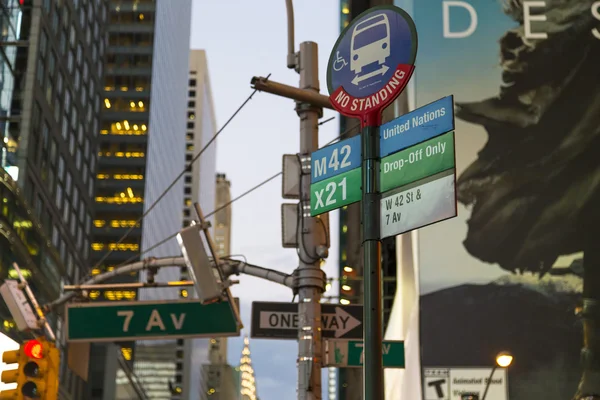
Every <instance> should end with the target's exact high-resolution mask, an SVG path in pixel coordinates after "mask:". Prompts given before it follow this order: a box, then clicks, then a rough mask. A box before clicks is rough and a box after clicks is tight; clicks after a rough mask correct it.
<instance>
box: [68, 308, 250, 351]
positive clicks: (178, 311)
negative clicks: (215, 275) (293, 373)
mask: <svg viewBox="0 0 600 400" xmlns="http://www.w3.org/2000/svg"><path fill="white" fill-rule="evenodd" d="M65 323H66V325H67V332H66V334H67V341H69V342H114V341H121V340H145V339H146V340H150V339H153V340H154V339H177V338H193V337H215V336H239V326H238V324H237V320H236V318H235V315H234V313H233V310H232V307H231V305H230V304H229V302H220V303H212V304H206V305H203V304H202V303H201V302H200V301H197V300H188V301H180V300H176V301H137V302H128V301H121V302H98V303H96V302H94V303H79V304H77V303H75V304H68V305H67V312H66V321H65Z"/></svg>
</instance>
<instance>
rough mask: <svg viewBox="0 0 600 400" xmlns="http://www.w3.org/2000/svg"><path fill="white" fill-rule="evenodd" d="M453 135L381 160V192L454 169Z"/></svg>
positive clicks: (447, 135)
mask: <svg viewBox="0 0 600 400" xmlns="http://www.w3.org/2000/svg"><path fill="white" fill-rule="evenodd" d="M454 165H455V162H454V132H448V133H446V134H444V135H442V136H438V137H436V138H433V139H430V140H428V141H426V142H423V143H421V144H418V145H416V146H412V147H409V148H408V149H405V150H402V151H399V152H397V153H394V154H392V155H390V156H387V157H385V158H382V159H381V166H380V168H381V170H380V176H381V192H387V191H388V190H391V189H394V188H397V187H400V186H404V185H406V184H408V183H411V182H415V181H418V180H419V179H423V178H427V177H428V176H431V175H435V174H437V173H439V172H442V171H445V170H447V169H450V168H454Z"/></svg>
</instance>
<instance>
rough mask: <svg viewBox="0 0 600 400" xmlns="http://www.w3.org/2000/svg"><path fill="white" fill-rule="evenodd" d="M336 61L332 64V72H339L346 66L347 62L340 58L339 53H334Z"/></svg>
mask: <svg viewBox="0 0 600 400" xmlns="http://www.w3.org/2000/svg"><path fill="white" fill-rule="evenodd" d="M335 56H336V59H335V61H334V62H333V70H334V71H341V70H342V68H344V67H345V66H346V65H348V62H347V61H346V60H344V58H343V57H340V52H339V51H338V52H336V55H335Z"/></svg>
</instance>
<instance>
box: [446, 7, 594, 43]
mask: <svg viewBox="0 0 600 400" xmlns="http://www.w3.org/2000/svg"><path fill="white" fill-rule="evenodd" d="M545 7H546V2H545V1H540V0H523V28H524V30H525V37H526V38H527V39H547V38H548V33H547V32H543V31H542V30H540V29H535V26H536V24H535V23H539V22H544V21H546V19H547V18H546V15H545V14H544V8H545ZM461 9H462V10H461ZM465 11H466V12H467V13H468V17H469V18H468V20H469V26H468V27H467V28H466V29H464V30H452V29H451V23H450V22H451V18H450V17H451V15H455V16H456V15H457V14H458V13H459V12H460V13H463V15H464V12H465ZM590 12H591V14H592V17H594V19H596V20H598V21H600V1H596V2H594V4H592V7H591V10H590ZM442 19H443V21H442V24H443V35H444V38H448V39H464V38H467V37H469V36H471V35H472V34H473V33H475V31H476V30H477V24H478V19H477V10H476V9H475V7H473V5H471V4H469V3H468V2H466V1H463V0H444V1H443V2H442ZM591 33H592V35H593V36H594V37H595V38H597V39H599V40H600V29H598V28H594V29H592V31H591Z"/></svg>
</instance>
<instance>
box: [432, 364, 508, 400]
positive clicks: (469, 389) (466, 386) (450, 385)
mask: <svg viewBox="0 0 600 400" xmlns="http://www.w3.org/2000/svg"><path fill="white" fill-rule="evenodd" d="M491 372H492V368H443V367H440V368H424V369H423V395H424V399H425V400H461V398H460V396H461V394H464V393H474V394H478V395H479V398H480V399H481V398H482V397H483V392H484V390H485V386H486V384H487V381H488V379H489V378H490V373H491ZM507 380H508V377H507V370H506V369H504V368H497V369H496V370H495V371H494V375H493V376H492V381H491V383H490V388H489V389H488V392H487V395H486V397H485V399H486V400H508V383H507Z"/></svg>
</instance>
